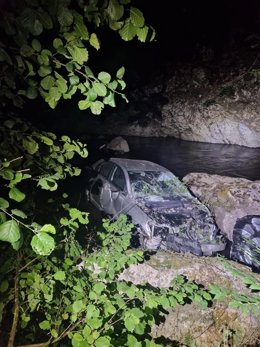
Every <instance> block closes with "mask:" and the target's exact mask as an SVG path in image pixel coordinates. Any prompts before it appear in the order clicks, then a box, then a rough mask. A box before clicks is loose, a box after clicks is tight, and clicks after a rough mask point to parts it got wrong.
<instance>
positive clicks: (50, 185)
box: [37, 177, 58, 191]
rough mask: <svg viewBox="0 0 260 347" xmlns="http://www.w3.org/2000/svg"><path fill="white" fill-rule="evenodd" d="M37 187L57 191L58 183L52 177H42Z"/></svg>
mask: <svg viewBox="0 0 260 347" xmlns="http://www.w3.org/2000/svg"><path fill="white" fill-rule="evenodd" d="M37 185H38V186H40V187H41V188H42V189H45V190H50V191H53V190H56V189H57V187H58V185H57V183H56V181H55V180H54V179H53V178H51V177H41V178H40V179H39V181H38V184H37Z"/></svg>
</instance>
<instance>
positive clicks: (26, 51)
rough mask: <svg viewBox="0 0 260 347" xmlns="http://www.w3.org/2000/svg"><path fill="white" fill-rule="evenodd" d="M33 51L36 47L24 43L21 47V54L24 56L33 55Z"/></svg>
mask: <svg viewBox="0 0 260 347" xmlns="http://www.w3.org/2000/svg"><path fill="white" fill-rule="evenodd" d="M33 53H34V49H33V48H32V47H30V46H28V45H23V46H22V47H21V48H20V54H21V55H22V56H23V57H30V56H31V55H33Z"/></svg>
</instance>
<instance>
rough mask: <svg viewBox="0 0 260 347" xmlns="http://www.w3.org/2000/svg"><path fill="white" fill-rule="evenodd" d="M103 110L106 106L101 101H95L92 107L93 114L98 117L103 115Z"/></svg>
mask: <svg viewBox="0 0 260 347" xmlns="http://www.w3.org/2000/svg"><path fill="white" fill-rule="evenodd" d="M103 108H104V104H103V103H102V102H101V101H93V102H92V104H91V106H90V109H91V112H92V113H93V114H96V115H99V114H101V112H102V110H103Z"/></svg>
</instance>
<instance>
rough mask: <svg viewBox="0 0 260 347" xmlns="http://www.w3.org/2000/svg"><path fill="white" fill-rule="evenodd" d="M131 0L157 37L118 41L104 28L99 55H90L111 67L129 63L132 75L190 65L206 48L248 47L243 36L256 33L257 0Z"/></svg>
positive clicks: (259, 27)
mask: <svg viewBox="0 0 260 347" xmlns="http://www.w3.org/2000/svg"><path fill="white" fill-rule="evenodd" d="M132 3H133V5H135V6H137V7H138V8H140V9H141V10H142V11H143V13H144V15H145V18H146V21H147V23H149V24H151V25H152V26H153V27H154V28H155V29H156V32H157V35H156V40H155V41H154V42H152V43H145V44H142V43H140V42H138V41H137V40H136V39H135V40H134V41H133V42H122V40H121V39H120V38H119V36H118V35H117V34H115V33H114V32H107V31H105V32H104V33H102V34H103V35H102V37H103V40H102V46H101V48H102V49H101V51H100V52H99V53H101V54H97V55H96V57H94V60H95V63H96V64H98V65H100V67H102V68H104V69H105V68H107V69H109V70H110V71H111V69H113V67H114V66H115V64H116V66H117V64H118V63H119V64H122V65H125V66H127V67H128V71H130V73H129V76H128V77H129V78H130V79H131V77H134V75H136V74H141V75H142V74H143V75H144V76H145V75H147V74H148V75H149V74H151V73H154V71H155V70H158V69H160V68H162V67H163V66H164V65H165V64H168V63H171V62H172V63H182V62H183V63H185V62H189V63H192V62H193V61H194V59H196V58H198V55H199V53H200V51H201V50H202V49H204V48H205V49H211V50H213V52H214V56H215V57H221V55H222V54H223V53H226V52H227V51H228V50H230V51H232V50H233V49H234V47H237V46H243V45H244V46H246V45H249V41H247V40H246V38H248V37H249V35H250V34H252V33H257V31H258V32H259V33H260V0H216V1H212V0H207V1H204V0H197V1H194V0H179V1H175V0H171V1H169V0H166V1H151V0H132ZM259 42H260V36H259ZM104 56H105V57H106V58H105V59H104ZM117 62H118V63H117Z"/></svg>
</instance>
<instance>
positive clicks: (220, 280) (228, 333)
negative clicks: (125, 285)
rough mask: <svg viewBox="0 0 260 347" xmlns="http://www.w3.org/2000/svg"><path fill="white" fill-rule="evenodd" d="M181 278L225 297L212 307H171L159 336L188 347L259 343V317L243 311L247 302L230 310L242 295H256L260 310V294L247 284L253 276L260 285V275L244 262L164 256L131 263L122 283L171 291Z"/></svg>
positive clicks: (158, 329) (157, 329) (155, 331)
mask: <svg viewBox="0 0 260 347" xmlns="http://www.w3.org/2000/svg"><path fill="white" fill-rule="evenodd" d="M177 275H184V276H185V277H186V278H187V279H189V280H192V281H195V282H196V283H198V284H201V285H202V286H204V287H205V288H210V286H211V285H212V284H214V285H215V286H216V287H217V288H221V289H222V290H223V291H224V292H225V293H226V295H225V296H224V297H222V298H221V299H219V300H213V305H212V306H211V307H208V308H206V309H202V308H201V307H200V306H199V305H198V304H195V303H192V304H186V305H184V306H181V305H178V306H177V307H176V308H174V309H169V313H168V315H167V316H166V319H165V322H164V323H162V324H160V325H159V326H154V327H153V329H152V335H153V336H154V337H161V336H162V337H164V338H166V339H170V340H172V341H179V342H180V343H182V344H185V346H186V345H187V346H200V347H209V346H212V347H215V346H216V347H217V346H227V345H230V346H233V347H235V346H245V345H247V346H249V345H254V346H255V345H256V341H258V338H259V336H260V314H259V313H257V312H255V313H252V312H251V311H250V312H247V313H245V312H243V311H242V310H241V308H242V307H243V305H242V304H241V307H238V308H231V307H230V303H231V302H232V301H233V300H234V298H238V297H239V295H244V298H248V299H249V298H250V296H252V295H253V296H254V295H255V297H257V298H258V299H257V300H258V301H257V302H256V304H255V306H256V307H257V308H258V309H259V310H260V299H259V297H260V292H259V291H258V292H257V293H254V294H252V291H251V290H250V289H249V288H248V286H247V285H246V284H245V283H244V280H243V279H245V278H253V279H254V280H255V281H256V282H257V283H259V285H260V275H259V274H255V273H252V272H251V270H250V269H249V268H247V267H245V266H243V265H241V264H238V263H235V262H233V261H227V260H223V259H221V258H217V257H214V258H212V257H211V258H206V257H196V256H193V255H187V254H186V255H181V254H177V253H163V252H160V253H157V254H156V255H154V256H152V257H151V258H150V259H149V260H148V261H146V262H144V263H143V264H139V265H131V266H130V267H129V268H128V269H126V270H125V271H124V272H123V273H122V274H121V275H120V280H125V281H130V282H132V283H135V284H145V283H148V284H150V285H152V286H154V287H160V288H167V287H170V286H171V281H172V279H173V278H174V277H176V276H177ZM245 301H246V299H245ZM225 341H226V342H227V341H229V342H230V341H231V342H230V343H231V344H225ZM191 343H192V344H191Z"/></svg>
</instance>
